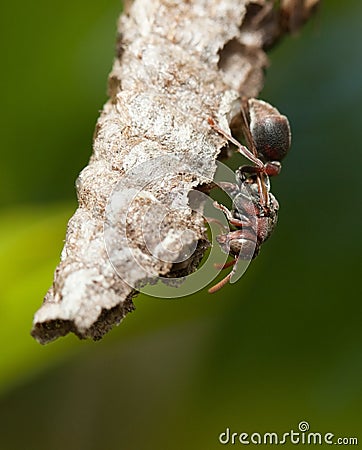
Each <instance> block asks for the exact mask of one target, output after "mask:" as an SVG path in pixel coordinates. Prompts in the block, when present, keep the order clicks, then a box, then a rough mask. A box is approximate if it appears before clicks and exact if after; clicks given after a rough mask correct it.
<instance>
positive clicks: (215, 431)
mask: <svg viewBox="0 0 362 450" xmlns="http://www.w3.org/2000/svg"><path fill="white" fill-rule="evenodd" d="M120 10H121V3H120V1H119V0H112V1H109V2H100V1H95V0H91V1H90V0H87V1H85V0H74V1H73V2H58V1H56V2H48V1H45V0H39V1H38V2H25V1H20V2H15V3H11V2H7V3H4V2H3V4H2V6H1V18H0V21H1V26H0V33H1V42H2V44H3V49H2V60H3V64H2V67H3V68H2V70H1V71H0V77H1V86H2V99H3V100H2V105H3V106H2V108H1V112H0V114H1V120H0V123H1V129H2V131H1V141H2V142H1V144H2V145H1V164H0V179H1V191H0V204H1V210H0V215H1V220H0V236H1V237H0V266H1V284H0V296H1V302H0V312H1V314H0V348H1V354H0V448H1V449H7V450H13V449H14V450H23V449H28V450H32V449H36V450H43V449H44V450H45V449H46V450H49V449H51V450H58V449H59V450H60V449H63V448H67V450H73V449H74V450H75V449H77V450H83V449H84V450H98V449H99V450H100V449H108V450H113V449H117V450H118V449H120V450H125V449H127V450H136V449H137V450H144V449H168V448H172V449H176V450H177V449H195V450H196V449H206V448H207V449H216V448H220V447H222V445H221V444H219V443H218V435H219V433H221V432H222V431H224V430H225V429H226V427H230V428H231V429H232V430H233V431H236V432H241V431H246V432H249V433H252V432H254V431H258V432H265V431H275V432H280V433H282V432H285V431H289V430H290V429H294V430H297V426H298V423H299V422H300V421H301V420H306V421H308V422H309V423H310V426H311V430H312V431H319V432H327V431H329V432H332V433H334V434H335V435H336V436H356V437H359V439H360V441H361V442H362V432H361V421H362V407H361V405H362V351H361V344H362V327H361V312H362V307H361V299H362V296H361V281H360V276H361V252H360V250H361V248H362V246H361V243H362V238H361V234H360V231H361V223H362V213H361V201H360V197H361V187H362V186H361V182H360V179H361V177H360V168H361V163H362V158H361V143H360V140H361V112H360V111H361V104H362V32H361V19H362V2H361V1H360V0H349V1H348V2H341V1H338V0H328V1H325V2H324V4H323V5H322V8H321V10H320V12H319V14H318V15H317V16H316V17H315V18H314V19H313V20H312V21H311V22H310V23H309V24H308V25H307V26H306V27H305V28H304V29H303V30H302V32H301V33H300V34H299V35H298V36H296V37H293V38H287V39H285V40H284V41H283V42H281V43H280V45H279V46H278V47H277V48H275V49H274V50H273V51H272V52H271V54H270V56H271V66H270V68H269V70H268V73H267V78H266V85H265V89H264V91H263V93H262V98H264V99H266V100H268V101H270V102H271V103H272V104H275V105H276V106H277V107H278V108H279V109H280V110H281V111H282V112H283V113H285V114H287V115H288V117H289V119H290V121H291V124H292V131H293V147H292V151H291V154H290V156H289V157H288V158H287V160H286V161H285V164H284V168H283V171H282V174H281V176H280V177H279V178H278V179H275V180H273V192H274V193H275V194H276V195H277V197H278V199H279V200H280V203H281V212H280V219H279V225H278V227H277V230H276V231H275V233H274V235H273V237H272V238H271V240H270V241H269V242H268V243H267V244H265V246H264V247H263V249H262V253H261V256H260V257H259V258H257V260H255V261H254V262H253V264H252V265H251V266H250V268H249V270H248V271H247V273H246V274H245V276H244V277H243V278H242V279H241V280H240V281H239V282H238V283H237V284H236V285H233V286H227V287H226V288H224V289H223V290H221V291H220V292H219V293H217V294H215V295H213V296H209V295H208V294H207V292H206V290H203V291H202V292H200V293H198V294H197V295H194V296H190V297H187V298H182V299H177V300H173V301H171V300H169V301H167V300H158V299H155V298H146V297H142V296H140V297H138V298H137V299H136V300H135V304H136V308H137V309H136V311H135V312H134V313H132V314H131V315H129V316H128V317H127V318H126V319H125V320H124V322H123V323H122V324H121V326H120V327H119V328H117V329H114V330H113V331H112V332H110V333H109V334H108V335H107V336H106V337H105V338H104V339H103V340H102V341H100V342H98V343H93V342H83V341H78V340H77V339H76V338H75V337H74V336H67V337H66V338H63V339H60V340H58V341H56V342H55V343H52V344H50V345H48V346H45V347H42V346H40V345H39V344H37V343H36V342H35V341H34V340H33V339H32V338H31V337H30V335H29V331H30V328H31V320H32V315H33V313H34V312H35V311H36V309H37V308H38V307H39V306H40V304H41V301H42V298H43V296H44V294H45V292H46V290H47V289H48V287H49V286H50V284H51V282H52V275H53V270H54V268H55V266H56V264H57V262H58V260H59V253H60V251H61V248H62V245H63V242H62V241H63V239H64V234H65V227H66V223H67V220H68V218H69V217H70V215H71V214H72V213H73V211H74V209H75V208H76V201H75V190H74V180H75V179H76V177H77V175H78V173H79V171H80V170H81V169H82V168H83V167H84V166H85V165H86V163H87V161H88V158H89V156H90V152H91V141H92V133H93V129H94V125H95V121H96V119H97V116H98V110H100V109H101V108H102V104H103V103H104V102H105V100H106V94H105V92H106V79H107V74H108V72H109V71H110V69H111V64H112V59H113V54H114V50H113V49H114V42H115V31H116V18H117V16H118V14H119V12H120ZM236 446H237V445H236ZM292 447H294V446H292ZM287 448H291V447H288V446H287Z"/></svg>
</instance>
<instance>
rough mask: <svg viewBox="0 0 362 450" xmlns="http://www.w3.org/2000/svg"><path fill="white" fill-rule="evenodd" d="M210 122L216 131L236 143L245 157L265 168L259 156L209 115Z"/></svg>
mask: <svg viewBox="0 0 362 450" xmlns="http://www.w3.org/2000/svg"><path fill="white" fill-rule="evenodd" d="M208 122H209V124H210V125H211V126H212V128H213V129H214V130H215V131H217V132H218V133H219V134H221V135H222V136H224V138H226V139H227V140H228V141H230V142H231V143H232V144H234V145H235V147H236V148H237V149H238V152H239V153H241V154H242V155H243V156H245V158H248V159H249V160H250V161H251V162H253V163H254V164H256V165H257V166H258V167H260V168H261V169H264V163H263V162H262V161H261V160H260V159H259V158H257V157H256V156H255V155H254V154H253V153H252V152H251V151H250V150H248V149H247V147H245V145H241V144H240V142H238V141H237V140H236V139H234V138H233V137H232V136H231V135H230V134H228V133H226V132H225V131H224V130H223V129H222V128H220V127H218V126H217V125H216V123H215V121H214V119H212V118H211V117H209V119H208Z"/></svg>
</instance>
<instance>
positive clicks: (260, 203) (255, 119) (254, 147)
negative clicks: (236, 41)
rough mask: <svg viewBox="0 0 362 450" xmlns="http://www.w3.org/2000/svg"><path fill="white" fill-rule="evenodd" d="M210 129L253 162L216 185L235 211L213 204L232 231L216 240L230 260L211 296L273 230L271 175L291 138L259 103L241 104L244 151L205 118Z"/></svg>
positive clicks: (282, 120) (284, 122) (283, 122)
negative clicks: (228, 269) (226, 272)
mask: <svg viewBox="0 0 362 450" xmlns="http://www.w3.org/2000/svg"><path fill="white" fill-rule="evenodd" d="M209 124H210V125H211V126H212V127H213V128H214V129H215V130H216V131H217V132H218V133H220V134H221V135H223V136H224V137H225V138H226V139H227V140H228V141H229V142H231V143H232V144H234V145H235V146H236V149H237V151H238V152H239V153H241V154H242V155H243V156H244V157H246V158H247V159H249V160H250V161H251V162H252V163H254V165H253V166H252V165H243V166H240V167H239V169H238V170H237V171H236V173H235V176H236V184H233V183H219V185H221V187H222V188H224V189H225V190H226V191H227V192H229V194H230V196H231V198H232V200H233V206H232V209H231V211H230V210H228V209H227V208H226V207H225V206H223V205H220V204H219V203H217V202H214V206H215V207H216V208H218V209H220V210H221V211H223V213H224V214H225V216H226V218H227V219H228V221H229V223H230V225H232V227H234V228H235V230H233V231H230V232H229V233H226V234H221V235H220V236H218V237H217V238H216V240H217V241H218V243H219V244H220V246H221V248H222V249H223V251H225V253H229V254H230V256H232V257H233V260H232V261H230V262H227V263H226V264H225V265H224V266H222V269H226V268H227V267H233V268H232V270H231V272H230V273H229V274H228V275H227V276H226V277H225V278H223V279H222V280H221V281H220V282H219V283H217V284H216V285H215V286H213V287H212V288H210V289H209V292H210V293H214V292H216V291H218V290H219V289H221V288H222V287H223V286H225V284H226V283H228V282H229V281H230V279H231V277H232V275H233V274H234V273H235V271H236V265H237V262H238V260H239V259H242V260H249V261H250V260H251V259H253V258H255V257H256V256H257V255H258V253H259V250H260V247H261V245H262V244H263V243H264V242H265V241H266V240H267V239H268V237H269V236H270V235H271V233H272V232H273V230H274V228H275V225H276V223H277V219H278V210H279V204H278V201H277V200H276V198H275V197H274V195H273V194H272V193H271V192H270V182H269V176H274V175H278V174H279V173H280V170H281V163H280V161H281V160H282V159H283V158H284V157H285V155H286V154H287V153H288V150H289V148H290V142H291V134H290V127H289V122H288V119H287V118H286V117H285V116H283V115H281V114H280V113H279V111H278V110H277V109H276V108H274V107H273V106H271V105H269V104H268V103H266V102H263V101H262V100H257V99H249V100H248V101H247V100H243V102H242V106H241V129H242V132H243V135H244V138H245V141H246V144H247V147H245V146H244V145H242V144H240V142H238V141H237V140H236V139H234V138H233V137H232V136H231V135H229V134H228V133H226V132H225V131H224V130H222V129H221V128H220V127H218V126H217V125H216V123H215V121H214V120H213V119H211V118H210V119H209Z"/></svg>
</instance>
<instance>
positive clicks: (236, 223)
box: [214, 202, 250, 228]
mask: <svg viewBox="0 0 362 450" xmlns="http://www.w3.org/2000/svg"><path fill="white" fill-rule="evenodd" d="M214 207H215V208H217V209H220V211H222V212H223V213H224V214H225V216H226V218H227V220H228V221H229V222H230V224H231V225H234V226H236V227H241V228H242V227H248V226H250V223H248V222H243V221H241V220H239V219H235V217H233V215H232V213H231V211H230V210H229V209H227V207H226V206H224V205H220V203H218V202H214Z"/></svg>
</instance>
